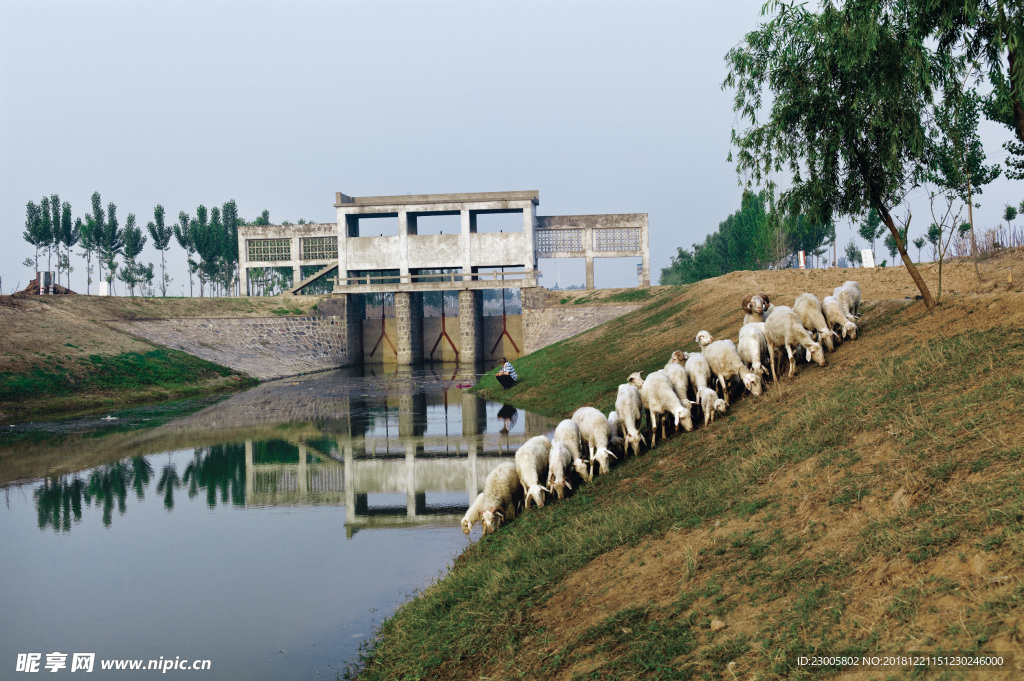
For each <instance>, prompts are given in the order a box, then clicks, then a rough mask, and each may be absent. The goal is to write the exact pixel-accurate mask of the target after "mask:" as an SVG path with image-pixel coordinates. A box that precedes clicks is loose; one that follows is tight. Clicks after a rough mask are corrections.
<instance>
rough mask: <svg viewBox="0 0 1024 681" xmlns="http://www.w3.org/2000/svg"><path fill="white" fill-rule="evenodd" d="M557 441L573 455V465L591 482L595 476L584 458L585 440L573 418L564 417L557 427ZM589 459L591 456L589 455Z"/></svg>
mask: <svg viewBox="0 0 1024 681" xmlns="http://www.w3.org/2000/svg"><path fill="white" fill-rule="evenodd" d="M554 441H555V442H561V443H562V444H563V445H565V448H566V449H568V450H569V454H571V455H572V467H573V469H574V470H575V471H576V473H578V474H579V476H580V477H581V478H583V480H584V481H586V482H590V481H591V480H592V479H593V476H592V475H591V474H590V465H589V463H588V461H584V460H583V455H582V450H583V440H582V438H581V437H580V427H579V425H578V424H577V423H576V422H575V421H573V420H572V419H564V420H562V421H561V422H560V423H559V424H558V427H556V428H555V437H554ZM588 460H589V457H588Z"/></svg>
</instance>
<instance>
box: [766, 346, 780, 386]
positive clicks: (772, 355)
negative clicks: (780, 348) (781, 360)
mask: <svg viewBox="0 0 1024 681" xmlns="http://www.w3.org/2000/svg"><path fill="white" fill-rule="evenodd" d="M768 363H769V364H771V366H772V380H773V381H775V380H778V379H777V378H776V376H775V346H774V345H772V344H770V343H769V344H768Z"/></svg>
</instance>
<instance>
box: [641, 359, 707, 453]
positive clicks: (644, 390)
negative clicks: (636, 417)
mask: <svg viewBox="0 0 1024 681" xmlns="http://www.w3.org/2000/svg"><path fill="white" fill-rule="evenodd" d="M629 382H630V383H631V384H632V385H633V386H634V387H636V385H637V383H638V382H639V383H640V386H639V388H640V399H641V401H642V402H643V405H644V406H645V407H646V408H647V410H648V411H650V413H651V446H652V447H653V446H654V444H655V442H657V439H658V433H657V430H658V422H659V418H661V417H662V416H664V415H666V414H671V415H672V416H673V417H674V418H675V425H676V428H678V427H679V426H682V427H683V429H684V430H686V431H691V430H693V420H692V419H691V417H690V402H689V400H685V401H683V400H680V399H679V396H678V395H676V391H675V388H673V387H672V381H670V380H669V378H668V376H666V375H665V372H664V371H654V372H651V373H650V374H648V375H647V378H646V379H642V378H640V374H639V373H634V374H630V376H629ZM661 436H662V437H667V435H666V434H665V422H664V421H662V422H661Z"/></svg>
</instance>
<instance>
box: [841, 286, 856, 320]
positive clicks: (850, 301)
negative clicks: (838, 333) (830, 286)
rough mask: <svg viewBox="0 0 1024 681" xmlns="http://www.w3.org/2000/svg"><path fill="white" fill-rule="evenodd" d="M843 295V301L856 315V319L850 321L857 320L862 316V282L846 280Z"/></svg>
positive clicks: (851, 312)
mask: <svg viewBox="0 0 1024 681" xmlns="http://www.w3.org/2000/svg"><path fill="white" fill-rule="evenodd" d="M842 295H843V297H842V298H841V300H842V302H843V303H845V305H846V307H848V308H849V309H850V314H852V315H853V316H854V319H851V320H850V321H856V317H860V298H861V296H860V282H856V281H844V282H843V287H842Z"/></svg>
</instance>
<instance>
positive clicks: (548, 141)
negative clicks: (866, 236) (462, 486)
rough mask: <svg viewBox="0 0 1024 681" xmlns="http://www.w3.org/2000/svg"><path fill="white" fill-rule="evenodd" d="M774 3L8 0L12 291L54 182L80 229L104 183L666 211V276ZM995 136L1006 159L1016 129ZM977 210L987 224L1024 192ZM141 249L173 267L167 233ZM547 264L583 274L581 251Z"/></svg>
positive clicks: (236, 193) (3, 105)
mask: <svg viewBox="0 0 1024 681" xmlns="http://www.w3.org/2000/svg"><path fill="white" fill-rule="evenodd" d="M762 4H763V0H720V1H718V2H711V3H707V2H702V3H697V2H681V1H679V0H666V1H664V2H652V1H643V0H637V1H633V2H629V3H625V2H602V1H599V0H598V1H595V0H590V1H587V2H576V1H569V0H564V1H559V2H551V1H548V2H531V1H522V2H497V1H492V2H480V1H479V0H477V1H476V2H444V1H437V2H421V1H417V2H413V1H406V2H389V1H387V0H382V1H375V2H340V1H332V2H327V1H313V0H290V1H289V2H267V1H260V0H201V1H200V2H191V1H187V0H173V1H168V2H160V3H155V2H137V0H132V1H120V0H118V1H115V0H87V1H83V0H70V1H69V0H0V173H2V175H0V236H2V243H3V245H4V247H3V248H2V249H0V277H2V280H0V287H2V289H3V293H9V292H10V291H11V290H12V289H13V288H14V287H15V286H16V285H17V286H19V287H23V286H24V285H25V284H26V283H27V281H28V280H29V279H31V278H32V276H33V275H32V272H31V270H30V269H29V268H26V267H24V266H23V265H22V264H21V263H22V261H23V260H24V259H25V258H26V257H30V256H32V255H33V250H34V249H33V248H32V247H31V246H30V245H29V244H28V243H27V242H25V241H24V240H23V239H22V236H21V234H22V231H23V230H24V223H25V204H26V203H27V202H28V201H39V199H40V198H41V197H42V196H43V195H46V196H49V195H50V194H53V193H57V194H59V195H60V197H61V200H62V201H69V202H70V203H71V206H72V212H73V215H74V216H75V217H80V216H83V215H85V213H87V212H88V211H89V209H90V205H89V200H90V196H91V195H92V193H93V192H94V191H99V192H100V194H101V195H102V198H103V202H104V205H105V204H106V203H108V202H114V203H116V204H117V206H118V216H119V218H120V220H121V223H122V224H124V220H125V218H126V217H127V215H128V214H129V213H134V214H135V215H136V218H137V220H138V222H139V223H140V224H141V225H145V224H146V223H147V222H148V221H150V220H152V219H153V207H154V206H155V205H156V204H158V203H159V204H161V205H163V206H164V207H165V209H166V211H167V214H168V217H169V218H170V220H169V222H170V221H173V220H174V219H175V218H176V216H177V215H178V212H179V211H181V210H186V211H188V212H189V213H190V214H193V215H194V214H195V208H196V206H198V205H200V204H203V205H205V206H207V207H209V206H213V205H221V204H223V203H224V202H225V201H227V200H229V199H235V201H236V202H237V204H238V208H239V212H240V214H241V215H242V216H243V217H244V218H248V219H253V218H255V217H256V216H258V215H259V214H260V212H262V211H263V210H264V209H268V210H269V211H270V217H271V221H272V222H275V223H279V222H281V221H283V220H289V221H291V222H298V220H299V219H305V220H307V221H317V222H333V221H335V219H336V217H335V210H334V208H333V203H334V194H335V192H338V191H340V192H344V193H345V194H348V195H350V196H375V195H392V194H421V193H424V194H426V193H447V192H485V191H509V190H539V192H540V205H539V206H538V210H537V212H538V214H540V215H563V214H590V213H648V215H649V222H650V247H651V274H652V280H653V281H654V282H656V281H657V278H658V275H659V273H660V270H661V268H663V267H666V266H667V265H669V262H670V258H671V256H672V255H674V254H675V253H676V249H677V248H678V247H680V246H682V247H684V248H689V247H691V246H692V244H693V243H694V242H701V241H703V240H704V238H705V236H706V235H707V234H709V233H711V232H713V231H714V230H715V229H717V227H718V224H719V223H720V222H721V221H723V220H724V219H725V218H726V217H727V216H728V215H729V214H730V213H732V212H733V211H735V210H737V209H738V207H739V203H740V196H741V193H742V189H741V188H740V186H739V185H738V183H737V176H736V172H735V169H734V166H733V165H732V164H730V163H729V162H728V161H727V155H728V153H729V136H730V131H731V129H732V126H733V125H734V123H735V122H736V116H735V114H734V113H733V111H732V93H731V92H730V91H728V90H722V88H721V83H722V81H723V80H724V78H725V76H726V67H725V62H724V56H725V53H726V52H727V51H728V50H729V49H730V48H731V47H733V46H735V45H736V44H737V43H738V42H739V41H740V40H741V39H742V37H743V35H744V34H745V33H746V32H748V31H750V30H752V29H753V28H755V27H756V26H757V24H758V22H759V19H760V9H761V6H762ZM982 136H983V140H984V141H985V143H986V149H987V151H988V153H989V156H990V158H993V159H1001V158H1002V149H1001V148H1000V145H1001V144H1002V142H1003V141H1004V140H1005V139H1008V137H1009V131H1008V130H1005V129H1003V128H999V127H998V126H995V125H993V124H991V123H987V122H986V123H983V125H982ZM925 197H926V194H924V193H923V192H918V193H917V196H916V197H914V200H915V201H916V203H913V202H912V208H913V210H914V214H915V219H914V220H913V222H912V226H911V237H914V236H916V235H918V234H919V233H921V232H923V231H924V229H925V228H926V220H927V221H928V222H930V219H927V218H925V217H924V215H925V214H926V213H927V208H928V206H927V201H926V200H925ZM979 200H980V201H981V203H982V207H981V209H979V210H976V211H975V224H976V225H977V226H978V227H979V228H983V227H984V226H986V225H991V224H993V223H996V222H998V221H999V220H1000V217H1001V215H1002V211H1003V205H1004V204H1005V203H1008V202H1009V203H1013V204H1014V205H1017V204H1019V203H1020V201H1021V200H1024V183H1021V182H1011V181H1009V180H1005V179H1000V180H997V182H996V183H994V184H993V185H990V186H989V187H987V188H986V189H985V193H984V196H982V197H979ZM918 215H920V216H921V217H920V218H918V217H917V216H918ZM838 232H839V243H840V246H842V245H844V244H845V243H846V242H847V241H848V240H849V238H850V236H851V234H852V232H851V230H850V226H849V222H848V221H846V222H840V223H839V227H838ZM172 243H173V242H172ZM167 258H168V267H169V273H170V274H171V276H172V277H173V282H172V283H171V285H170V290H169V293H175V294H179V295H180V294H181V292H182V291H184V292H186V293H187V291H188V279H187V274H186V270H185V267H184V254H183V252H182V251H181V249H180V248H178V246H177V245H176V244H173V245H172V247H171V250H170V251H169V252H168V256H167ZM142 260H143V261H146V262H156V263H158V268H159V260H160V257H159V254H158V253H157V252H156V251H155V249H153V248H152V244H151V243H147V245H146V250H145V251H144V252H143V255H142ZM636 262H638V260H630V261H627V262H620V261H603V262H602V261H601V260H598V261H597V264H596V278H597V285H598V286H603V287H607V286H630V285H634V284H635V282H636V269H635V263H636ZM72 264H73V266H74V267H76V268H77V269H76V271H75V272H73V273H72V284H71V285H72V288H73V289H74V290H78V291H83V290H84V287H85V281H84V280H85V275H84V261H82V260H81V259H80V258H78V257H73V260H72ZM540 269H541V270H542V271H543V272H544V279H543V280H542V283H543V284H544V285H547V286H553V285H554V284H555V283H561V285H562V286H567V285H570V284H574V283H575V284H582V283H583V277H584V272H583V264H582V261H576V260H574V261H562V262H561V263H559V264H558V265H557V266H556V265H555V263H554V261H550V260H542V261H541V263H540ZM553 270H554V271H553ZM118 286H119V289H120V284H119V285H118ZM94 287H95V284H94Z"/></svg>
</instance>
